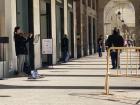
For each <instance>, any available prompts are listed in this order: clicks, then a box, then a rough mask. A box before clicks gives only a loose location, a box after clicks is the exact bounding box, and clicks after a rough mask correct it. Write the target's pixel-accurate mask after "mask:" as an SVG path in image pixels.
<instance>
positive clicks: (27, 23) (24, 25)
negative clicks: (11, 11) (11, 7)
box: [16, 0, 34, 69]
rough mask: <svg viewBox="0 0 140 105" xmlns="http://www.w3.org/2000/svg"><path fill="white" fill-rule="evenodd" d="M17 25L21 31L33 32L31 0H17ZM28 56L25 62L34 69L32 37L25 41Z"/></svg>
mask: <svg viewBox="0 0 140 105" xmlns="http://www.w3.org/2000/svg"><path fill="white" fill-rule="evenodd" d="M16 4H17V5H16V6H17V26H20V27H21V29H22V30H23V32H27V33H33V32H34V29H33V0H17V1H16ZM27 48H28V56H27V62H28V64H29V65H30V66H31V69H34V44H33V39H31V40H30V41H29V43H27Z"/></svg>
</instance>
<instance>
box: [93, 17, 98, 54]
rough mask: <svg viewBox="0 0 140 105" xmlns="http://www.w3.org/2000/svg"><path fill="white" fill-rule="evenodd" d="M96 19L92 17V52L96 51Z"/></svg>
mask: <svg viewBox="0 0 140 105" xmlns="http://www.w3.org/2000/svg"><path fill="white" fill-rule="evenodd" d="M96 43H97V41H96V20H95V18H93V48H94V53H96V52H97V45H96Z"/></svg>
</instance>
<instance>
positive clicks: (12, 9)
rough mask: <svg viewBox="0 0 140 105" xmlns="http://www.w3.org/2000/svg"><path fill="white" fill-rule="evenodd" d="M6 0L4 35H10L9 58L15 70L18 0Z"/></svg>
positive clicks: (10, 64) (10, 65)
mask: <svg viewBox="0 0 140 105" xmlns="http://www.w3.org/2000/svg"><path fill="white" fill-rule="evenodd" d="M4 1H5V4H4V5H5V8H4V11H5V21H4V24H5V25H4V27H5V28H4V29H5V30H4V36H9V46H8V52H7V51H6V53H8V54H7V55H8V60H9V68H10V69H11V70H15V69H16V66H17V63H16V61H17V60H16V58H17V57H16V54H15V43H14V34H13V32H14V28H15V26H16V0H4Z"/></svg>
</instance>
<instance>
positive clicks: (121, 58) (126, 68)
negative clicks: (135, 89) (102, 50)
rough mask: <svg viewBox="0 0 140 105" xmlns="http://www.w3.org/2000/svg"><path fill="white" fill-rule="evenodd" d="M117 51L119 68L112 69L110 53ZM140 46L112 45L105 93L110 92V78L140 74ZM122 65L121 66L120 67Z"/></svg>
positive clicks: (108, 52) (108, 53)
mask: <svg viewBox="0 0 140 105" xmlns="http://www.w3.org/2000/svg"><path fill="white" fill-rule="evenodd" d="M112 51H115V52H117V61H118V62H117V68H116V70H112V71H111V70H110V65H111V64H110V54H111V53H112ZM139 65H140V47H111V48H109V49H108V51H107V70H106V79H105V94H106V95H109V94H110V85H109V78H110V77H111V76H113V77H135V76H139ZM120 66H121V67H120Z"/></svg>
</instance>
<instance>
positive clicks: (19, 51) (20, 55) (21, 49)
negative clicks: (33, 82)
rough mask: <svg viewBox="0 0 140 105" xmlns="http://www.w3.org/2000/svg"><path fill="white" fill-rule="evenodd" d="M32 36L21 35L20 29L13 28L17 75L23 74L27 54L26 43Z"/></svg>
mask: <svg viewBox="0 0 140 105" xmlns="http://www.w3.org/2000/svg"><path fill="white" fill-rule="evenodd" d="M31 37H32V34H24V33H21V29H20V27H18V26H17V27H15V30H14V40H15V50H16V56H17V74H19V73H20V74H21V73H23V68H24V63H25V57H26V55H27V54H28V50H27V47H26V43H27V42H28V41H29V40H30V38H31Z"/></svg>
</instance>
